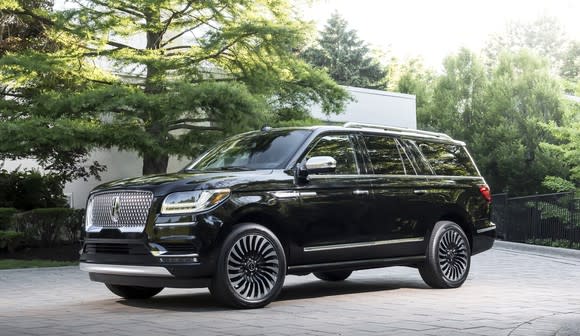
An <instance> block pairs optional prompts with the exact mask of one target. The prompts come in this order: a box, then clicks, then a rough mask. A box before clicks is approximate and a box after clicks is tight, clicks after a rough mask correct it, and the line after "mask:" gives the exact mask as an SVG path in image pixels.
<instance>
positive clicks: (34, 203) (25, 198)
mask: <svg viewBox="0 0 580 336" xmlns="http://www.w3.org/2000/svg"><path fill="white" fill-rule="evenodd" d="M63 187H64V184H63V182H62V181H61V179H60V176H58V175H50V174H49V175H42V174H40V173H39V172H38V171H34V170H26V171H20V170H16V171H13V172H8V171H6V170H0V207H13V208H16V209H19V210H30V209H34V208H47V207H59V206H64V205H65V204H66V200H65V198H64V195H63V192H62V190H63Z"/></svg>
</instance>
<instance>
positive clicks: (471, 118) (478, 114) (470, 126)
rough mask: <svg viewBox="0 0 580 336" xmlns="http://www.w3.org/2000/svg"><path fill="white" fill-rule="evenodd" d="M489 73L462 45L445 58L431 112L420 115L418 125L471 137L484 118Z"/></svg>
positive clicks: (460, 136)
mask: <svg viewBox="0 0 580 336" xmlns="http://www.w3.org/2000/svg"><path fill="white" fill-rule="evenodd" d="M486 87H487V77H486V74H485V70H484V67H483V65H482V64H481V62H480V60H479V58H478V56H477V55H475V54H474V53H472V52H471V51H469V50H468V49H465V48H463V49H461V50H460V51H459V52H458V53H457V54H456V55H452V56H449V57H447V58H446V59H445V61H444V74H443V75H442V76H440V77H439V78H437V80H436V81H435V85H434V88H433V98H432V102H431V106H430V107H429V113H428V114H427V115H420V117H421V119H420V122H419V125H420V126H422V127H424V128H431V129H439V130H444V131H446V132H448V133H450V134H451V135H452V136H454V137H457V138H460V139H464V140H467V141H469V140H471V136H472V135H473V130H475V129H477V128H478V125H479V124H480V122H481V118H482V114H483V111H484V106H485V104H486V102H485V98H484V96H483V94H484V92H485V90H486Z"/></svg>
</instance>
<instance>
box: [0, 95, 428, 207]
mask: <svg viewBox="0 0 580 336" xmlns="http://www.w3.org/2000/svg"><path fill="white" fill-rule="evenodd" d="M346 89H347V90H348V91H349V92H350V93H351V95H352V96H353V98H354V101H352V102H350V103H349V104H348V105H347V107H346V110H345V112H344V113H342V114H339V115H330V116H327V115H325V114H324V113H322V111H321V109H320V106H314V107H313V108H312V116H313V117H315V118H318V119H321V120H325V121H329V122H330V121H332V122H346V121H357V122H363V123H376V124H383V125H389V126H397V127H407V128H413V129H415V128H416V127H417V119H416V106H415V96H413V95H408V94H401V93H394V92H387V91H380V90H369V89H361V88H356V87H346ZM92 161H98V162H99V163H101V164H103V165H106V166H107V168H108V169H107V171H106V172H103V173H102V174H101V181H97V180H96V179H94V178H90V179H89V180H88V181H83V180H77V181H73V182H72V183H68V184H67V185H66V186H65V189H64V192H65V194H66V195H67V196H68V197H69V201H70V204H71V206H72V207H75V208H84V207H85V204H86V201H87V197H88V194H89V192H90V191H91V189H93V188H94V187H96V186H97V185H99V184H101V183H104V182H107V181H112V180H116V179H121V178H127V177H134V176H140V175H141V171H142V161H141V158H140V157H139V156H138V155H137V153H136V152H128V151H117V150H98V151H94V152H93V153H91V157H90V158H89V162H92ZM189 162H190V160H189V159H185V158H182V159H181V160H178V159H177V158H176V157H172V158H171V159H170V161H169V166H168V168H167V172H169V173H171V172H176V171H178V170H180V169H181V168H183V167H185V166H186V165H187V164H188V163H189ZM0 164H1V162H0ZM18 167H21V168H22V169H24V168H38V165H37V164H36V162H35V161H34V160H18V161H6V162H4V167H3V168H4V169H6V170H8V171H10V170H14V169H16V168H18Z"/></svg>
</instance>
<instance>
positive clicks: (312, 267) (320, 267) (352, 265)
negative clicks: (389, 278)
mask: <svg viewBox="0 0 580 336" xmlns="http://www.w3.org/2000/svg"><path fill="white" fill-rule="evenodd" d="M423 261H425V256H424V255H421V256H413V257H398V258H382V259H365V260H353V261H339V262H331V263H322V264H309V265H295V266H288V274H297V275H300V274H305V273H311V272H323V271H338V270H351V271H355V270H362V269H369V268H380V267H387V266H409V265H415V264H418V263H421V262H423Z"/></svg>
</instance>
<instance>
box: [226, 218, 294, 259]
mask: <svg viewBox="0 0 580 336" xmlns="http://www.w3.org/2000/svg"><path fill="white" fill-rule="evenodd" d="M269 210H270V209H265V208H263V207H248V208H245V209H243V210H241V211H239V212H237V213H236V215H235V216H234V217H233V221H232V227H231V230H233V229H234V228H235V227H237V226H238V225H240V224H243V223H255V224H259V225H262V226H263V227H265V228H267V229H268V230H270V231H272V233H273V234H274V235H276V238H278V240H279V241H280V243H281V244H282V247H283V248H284V253H285V254H286V258H288V255H289V246H288V237H287V235H286V232H285V231H284V225H283V220H282V218H280V215H279V214H277V213H276V212H273V211H269ZM231 230H230V231H231Z"/></svg>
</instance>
